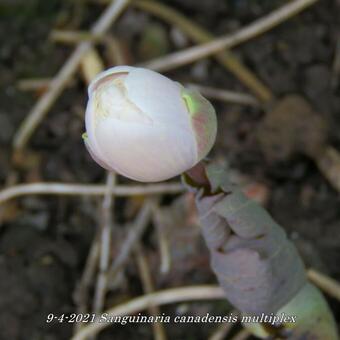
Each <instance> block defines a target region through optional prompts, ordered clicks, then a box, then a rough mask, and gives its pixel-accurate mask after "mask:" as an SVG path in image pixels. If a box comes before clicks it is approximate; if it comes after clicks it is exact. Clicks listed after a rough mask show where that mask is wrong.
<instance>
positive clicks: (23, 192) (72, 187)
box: [0, 182, 184, 204]
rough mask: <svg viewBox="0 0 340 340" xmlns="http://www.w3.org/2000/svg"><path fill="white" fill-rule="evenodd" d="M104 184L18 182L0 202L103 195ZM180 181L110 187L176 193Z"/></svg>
mask: <svg viewBox="0 0 340 340" xmlns="http://www.w3.org/2000/svg"><path fill="white" fill-rule="evenodd" d="M105 191H106V186H105V185H94V184H88V185H87V184H64V183H52V182H50V183H47V182H41V183H32V184H18V185H13V186H11V187H8V188H5V189H3V190H2V191H0V204H2V203H4V202H6V201H8V200H10V199H13V198H16V197H21V196H27V195H65V196H78V195H84V196H103V195H105ZM183 191H184V188H183V185H182V184H181V183H176V182H172V183H171V182H169V183H159V184H146V185H133V186H132V185H117V186H116V187H114V188H113V189H112V194H113V195H116V196H135V195H157V194H177V193H180V192H183Z"/></svg>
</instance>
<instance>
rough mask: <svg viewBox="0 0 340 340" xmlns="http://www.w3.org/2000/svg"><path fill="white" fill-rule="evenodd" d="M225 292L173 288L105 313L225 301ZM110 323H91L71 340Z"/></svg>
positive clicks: (213, 288) (212, 288)
mask: <svg viewBox="0 0 340 340" xmlns="http://www.w3.org/2000/svg"><path fill="white" fill-rule="evenodd" d="M224 298H225V296H224V292H223V291H222V289H221V288H220V287H219V286H212V285H203V286H189V287H183V288H172V289H167V290H163V291H158V292H155V293H152V294H147V295H143V296H141V297H138V298H134V299H132V300H130V301H128V302H126V303H123V304H120V305H118V306H115V307H113V308H111V309H109V310H107V311H105V313H107V314H109V315H110V316H122V315H131V314H133V313H137V312H140V311H142V310H144V309H146V308H148V307H150V306H160V305H165V304H169V303H176V302H182V301H190V300H213V299H224ZM110 325H111V324H110V323H108V322H101V323H99V322H98V320H97V322H94V323H91V324H89V325H88V326H86V327H84V328H82V329H81V330H80V331H79V332H78V333H77V334H76V335H74V336H73V337H72V339H71V340H84V339H86V338H87V337H88V336H91V335H93V334H96V333H98V332H99V331H100V330H102V329H104V328H106V327H108V326H110Z"/></svg>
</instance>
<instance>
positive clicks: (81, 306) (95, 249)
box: [74, 238, 99, 333]
mask: <svg viewBox="0 0 340 340" xmlns="http://www.w3.org/2000/svg"><path fill="white" fill-rule="evenodd" d="M98 243H99V242H98V238H95V239H94V240H93V242H92V245H91V249H90V251H89V254H88V256H87V259H86V264H85V269H84V271H83V275H82V277H81V279H80V282H79V284H78V285H77V288H76V290H75V292H74V300H75V303H76V305H77V313H79V314H85V313H87V312H88V291H89V288H90V286H91V283H92V282H93V279H94V275H95V272H96V268H97V263H98V258H99V244H98ZM83 326H84V324H83V323H82V322H75V324H74V330H75V333H76V332H78V331H79V329H80V328H81V327H83Z"/></svg>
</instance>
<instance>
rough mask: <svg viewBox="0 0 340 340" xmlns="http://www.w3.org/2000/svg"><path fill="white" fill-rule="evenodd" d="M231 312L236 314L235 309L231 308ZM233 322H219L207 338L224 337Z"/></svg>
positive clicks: (216, 338)
mask: <svg viewBox="0 0 340 340" xmlns="http://www.w3.org/2000/svg"><path fill="white" fill-rule="evenodd" d="M231 313H232V314H235V315H237V314H238V313H237V311H235V310H233V311H232V312H231ZM234 325H235V324H234V323H233V322H225V323H221V324H220V325H219V326H218V327H217V329H216V330H215V331H214V333H213V334H212V335H211V336H210V337H209V339H208V340H223V339H226V337H227V335H228V334H229V332H230V331H231V329H232V328H233V326H234Z"/></svg>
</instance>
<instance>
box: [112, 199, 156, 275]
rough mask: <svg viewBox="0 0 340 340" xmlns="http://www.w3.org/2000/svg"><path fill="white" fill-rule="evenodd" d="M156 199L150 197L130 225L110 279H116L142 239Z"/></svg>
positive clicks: (114, 262) (113, 265) (113, 264)
mask: <svg viewBox="0 0 340 340" xmlns="http://www.w3.org/2000/svg"><path fill="white" fill-rule="evenodd" d="M155 204H156V203H155V201H154V200H151V199H148V200H147V201H146V202H145V204H144V206H143V207H142V208H141V210H140V211H139V213H138V215H137V217H136V219H135V221H134V223H133V225H132V226H131V227H129V231H128V235H127V237H126V239H125V241H124V243H123V245H122V247H121V249H120V251H119V254H118V256H117V257H116V258H115V260H114V261H113V263H112V265H111V269H110V279H111V280H112V279H114V277H115V275H117V273H118V272H119V271H120V270H121V268H122V267H123V266H124V264H125V263H126V262H127V261H128V260H129V256H130V254H131V252H132V250H133V248H134V247H135V245H136V243H137V242H138V241H139V240H140V238H141V236H142V234H143V232H144V231H145V229H146V227H147V226H148V224H149V222H150V219H151V213H152V207H153V206H154V205H155Z"/></svg>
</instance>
